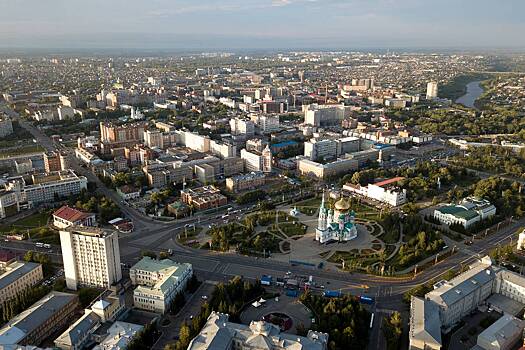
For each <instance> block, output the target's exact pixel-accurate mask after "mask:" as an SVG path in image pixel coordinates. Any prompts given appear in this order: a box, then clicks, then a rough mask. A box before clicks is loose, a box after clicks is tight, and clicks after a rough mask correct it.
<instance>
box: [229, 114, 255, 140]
mask: <svg viewBox="0 0 525 350" xmlns="http://www.w3.org/2000/svg"><path fill="white" fill-rule="evenodd" d="M230 128H231V132H232V134H233V135H246V136H253V134H254V124H253V121H251V120H247V119H241V118H233V119H231V120H230Z"/></svg>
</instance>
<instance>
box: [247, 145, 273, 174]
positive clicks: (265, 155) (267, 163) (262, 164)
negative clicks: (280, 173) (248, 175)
mask: <svg viewBox="0 0 525 350" xmlns="http://www.w3.org/2000/svg"><path fill="white" fill-rule="evenodd" d="M241 159H243V160H244V167H245V169H246V171H250V172H251V171H262V172H264V173H269V172H271V171H272V161H273V158H272V151H271V150H270V147H269V146H266V148H265V149H264V150H263V151H262V152H261V153H259V152H256V151H247V150H246V149H242V150H241Z"/></svg>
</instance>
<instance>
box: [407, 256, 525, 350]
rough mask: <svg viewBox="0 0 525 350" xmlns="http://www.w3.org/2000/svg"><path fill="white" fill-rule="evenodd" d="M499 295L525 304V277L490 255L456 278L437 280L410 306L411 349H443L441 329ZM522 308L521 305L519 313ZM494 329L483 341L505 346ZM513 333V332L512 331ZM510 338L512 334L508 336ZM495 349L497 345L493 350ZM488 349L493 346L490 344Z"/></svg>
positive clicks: (445, 328) (445, 329)
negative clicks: (506, 267) (499, 264)
mask: <svg viewBox="0 0 525 350" xmlns="http://www.w3.org/2000/svg"><path fill="white" fill-rule="evenodd" d="M496 296H498V297H499V298H500V299H501V298H503V299H510V300H512V301H513V302H517V303H518V304H521V305H522V307H523V305H524V304H525V277H523V276H521V275H520V274H517V273H515V272H512V271H509V270H506V269H505V268H503V267H500V266H496V265H494V264H493V262H492V260H491V259H490V257H488V256H485V257H483V258H482V259H480V260H479V261H478V262H476V263H474V264H473V265H471V266H470V269H469V270H467V271H465V272H463V273H461V274H460V275H458V276H456V277H454V278H453V279H451V280H449V281H440V282H438V283H437V284H436V285H434V289H433V290H432V291H430V292H429V293H427V294H426V295H425V296H424V298H418V297H413V298H412V303H411V309H410V332H409V341H410V346H409V349H410V350H426V349H432V350H439V349H441V347H442V342H441V333H442V332H443V333H446V332H448V331H450V330H451V329H453V327H454V325H456V324H458V323H459V322H460V321H461V319H462V318H464V317H465V316H467V315H469V314H470V313H471V312H473V311H474V310H476V309H477V308H478V306H479V305H481V304H484V303H490V302H491V300H492V299H493V298H494V297H496ZM489 297H490V298H489ZM497 299H498V298H496V300H497ZM522 307H521V308H518V312H519V310H520V309H522ZM507 323H508V322H507V321H501V323H500V324H499V325H496V326H494V327H495V328H500V329H501V327H503V326H505V325H504V324H507ZM512 327H514V326H512ZM519 327H522V329H523V327H524V325H523V324H520V325H519ZM495 328H493V329H492V330H489V331H488V332H487V333H486V334H485V335H484V336H483V337H482V342H484V341H488V342H490V343H494V342H496V343H497V344H494V345H495V346H502V348H505V347H506V346H508V344H507V343H506V342H500V340H502V339H499V340H498V339H496V338H498V336H497V335H496V337H494V336H493V335H494V332H493V331H494V329H495ZM438 329H439V332H438ZM496 333H498V332H496ZM511 333H512V334H513V333H514V332H509V334H511ZM491 334H492V335H491ZM483 338H485V340H483ZM511 338H512V337H510V336H509V339H511ZM498 344H499V345H498ZM482 348H483V349H484V347H482ZM496 348H498V347H495V348H494V349H496ZM488 349H493V348H492V347H488Z"/></svg>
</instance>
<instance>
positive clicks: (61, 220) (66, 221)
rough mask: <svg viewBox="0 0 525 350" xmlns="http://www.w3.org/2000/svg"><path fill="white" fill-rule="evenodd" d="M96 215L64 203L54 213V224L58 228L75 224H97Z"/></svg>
mask: <svg viewBox="0 0 525 350" xmlns="http://www.w3.org/2000/svg"><path fill="white" fill-rule="evenodd" d="M96 224H97V220H96V215H95V214H93V213H84V212H83V211H80V210H78V209H76V208H71V207H69V206H67V205H64V206H62V207H60V208H59V209H57V210H56V211H55V212H54V213H53V225H55V226H56V227H57V228H66V227H69V226H72V225H75V226H96Z"/></svg>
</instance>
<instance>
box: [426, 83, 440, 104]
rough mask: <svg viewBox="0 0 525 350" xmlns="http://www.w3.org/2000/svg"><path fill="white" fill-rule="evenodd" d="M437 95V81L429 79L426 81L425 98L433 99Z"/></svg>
mask: <svg viewBox="0 0 525 350" xmlns="http://www.w3.org/2000/svg"><path fill="white" fill-rule="evenodd" d="M437 96H438V83H437V81H429V82H428V83H427V100H433V99H435V98H437Z"/></svg>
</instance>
